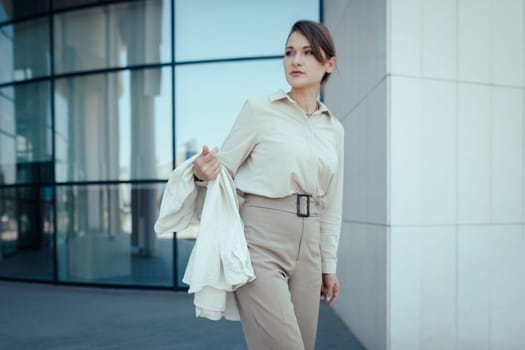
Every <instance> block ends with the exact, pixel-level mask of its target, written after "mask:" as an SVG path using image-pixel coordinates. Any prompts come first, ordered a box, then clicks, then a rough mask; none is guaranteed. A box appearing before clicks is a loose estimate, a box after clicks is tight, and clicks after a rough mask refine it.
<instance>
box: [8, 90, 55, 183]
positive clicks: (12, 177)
mask: <svg viewBox="0 0 525 350" xmlns="http://www.w3.org/2000/svg"><path fill="white" fill-rule="evenodd" d="M49 89H50V88H49V83H48V82H39V83H27V84H18V85H15V86H8V87H4V88H1V89H0V184H13V183H38V182H52V181H53V163H52V144H51V134H52V122H51V107H50V92H49Z"/></svg>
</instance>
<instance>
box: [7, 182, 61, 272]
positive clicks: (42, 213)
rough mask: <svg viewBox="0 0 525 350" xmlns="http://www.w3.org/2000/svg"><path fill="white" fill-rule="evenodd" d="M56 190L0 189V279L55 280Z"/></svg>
mask: <svg viewBox="0 0 525 350" xmlns="http://www.w3.org/2000/svg"><path fill="white" fill-rule="evenodd" d="M53 231H54V229H53V191H52V189H51V188H50V187H43V188H36V187H18V188H12V187H11V188H3V189H0V277H11V278H29V279H33V280H48V281H51V280H53Z"/></svg>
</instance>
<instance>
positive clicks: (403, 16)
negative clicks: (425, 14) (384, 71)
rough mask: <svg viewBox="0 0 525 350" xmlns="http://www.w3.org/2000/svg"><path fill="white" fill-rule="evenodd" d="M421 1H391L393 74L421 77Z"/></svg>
mask: <svg viewBox="0 0 525 350" xmlns="http://www.w3.org/2000/svg"><path fill="white" fill-rule="evenodd" d="M420 6H421V4H420V0H390V28H389V31H390V40H391V43H390V52H389V61H390V69H391V72H390V73H392V74H402V75H411V76H420V75H421V41H422V35H423V34H422V31H421V26H422V24H421V21H422V18H421V7H420Z"/></svg>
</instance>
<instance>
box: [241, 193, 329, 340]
mask: <svg viewBox="0 0 525 350" xmlns="http://www.w3.org/2000/svg"><path fill="white" fill-rule="evenodd" d="M241 217H242V218H243V221H244V224H245V234H246V241H247V243H248V248H249V251H250V254H251V259H252V263H253V268H254V270H255V276H256V279H255V281H253V282H251V283H248V284H247V285H245V286H243V287H241V288H239V289H238V290H237V291H236V292H235V295H236V298H237V302H238V305H239V313H240V316H241V324H242V328H243V332H244V336H245V338H246V343H247V345H248V348H249V349H250V350H262V349H272V350H285V349H290V350H302V349H306V350H313V349H314V347H315V337H316V335H317V320H318V316H319V293H320V287H321V256H320V248H319V239H320V218H319V209H318V207H317V206H316V204H315V203H314V201H313V200H312V201H311V204H310V216H309V217H299V216H297V215H296V196H295V195H294V196H290V197H285V198H281V199H270V198H266V197H261V196H255V195H247V196H246V201H245V203H244V205H243V206H242V208H241Z"/></svg>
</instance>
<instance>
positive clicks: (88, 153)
mask: <svg viewBox="0 0 525 350" xmlns="http://www.w3.org/2000/svg"><path fill="white" fill-rule="evenodd" d="M170 72H171V69H170V68H163V69H146V70H133V71H128V70H126V71H122V72H118V73H107V74H95V75H88V76H80V77H75V78H64V79H58V80H57V81H56V84H55V111H56V116H55V118H56V124H55V125H56V127H55V130H56V138H55V145H56V155H55V156H56V163H55V169H56V177H57V181H58V182H69V181H99V180H129V179H158V178H159V176H160V174H166V171H165V170H163V169H171V167H172V157H173V151H172V122H171V120H172V103H171V73H170ZM164 176H167V175H164Z"/></svg>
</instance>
